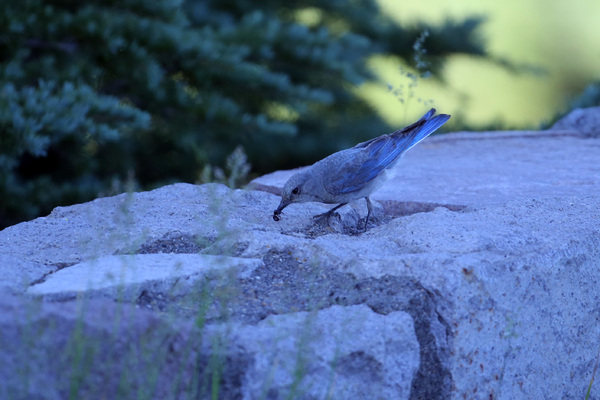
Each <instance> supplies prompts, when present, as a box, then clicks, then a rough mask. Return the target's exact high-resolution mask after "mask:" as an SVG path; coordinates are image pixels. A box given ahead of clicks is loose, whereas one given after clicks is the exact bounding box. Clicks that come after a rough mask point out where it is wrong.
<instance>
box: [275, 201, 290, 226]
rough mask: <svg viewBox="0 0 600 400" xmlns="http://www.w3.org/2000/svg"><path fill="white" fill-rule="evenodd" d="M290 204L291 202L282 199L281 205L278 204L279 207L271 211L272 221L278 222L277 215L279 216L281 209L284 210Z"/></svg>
mask: <svg viewBox="0 0 600 400" xmlns="http://www.w3.org/2000/svg"><path fill="white" fill-rule="evenodd" d="M290 204H291V201H286V200H284V199H283V198H282V199H281V203H279V207H277V208H276V209H275V211H273V219H274V220H275V221H279V214H281V212H282V211H283V209H284V208H286V207H287V206H289V205H290Z"/></svg>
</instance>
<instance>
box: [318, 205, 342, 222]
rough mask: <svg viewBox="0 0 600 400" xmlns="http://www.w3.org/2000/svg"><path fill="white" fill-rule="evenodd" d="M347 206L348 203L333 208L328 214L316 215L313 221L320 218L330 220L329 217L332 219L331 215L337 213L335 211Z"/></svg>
mask: <svg viewBox="0 0 600 400" xmlns="http://www.w3.org/2000/svg"><path fill="white" fill-rule="evenodd" d="M346 204H348V203H342V204H338V205H337V206H335V207H333V208H332V209H331V210H329V211H327V212H324V213H323V214H319V215H315V216H314V217H313V219H320V218H323V217H325V218H329V217H331V214H333V213H334V212H335V210H337V209H338V208H340V207H343V206H345V205H346Z"/></svg>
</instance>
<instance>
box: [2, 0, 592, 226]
mask: <svg viewBox="0 0 600 400" xmlns="http://www.w3.org/2000/svg"><path fill="white" fill-rule="evenodd" d="M599 17H600V3H599V2H597V1H593V0H571V1H570V2H564V1H560V0H520V1H517V0H507V1H504V2H502V3H493V2H481V1H475V0H460V1H442V0H422V1H419V2H401V1H397V0H377V1H376V0H351V1H350V0H344V1H341V0H312V1H306V0H304V1H294V0H290V1H287V2H280V1H275V0H261V1H258V0H155V1H153V2H148V1H143V0H122V1H118V2H115V1H109V0H92V1H86V2H71V1H65V0H54V1H52V0H48V1H41V0H18V1H17V0H8V1H7V2H4V5H3V7H2V8H1V9H0V229H1V228H3V227H6V226H9V225H11V224H14V223H17V222H20V221H24V220H28V219H32V218H35V217H37V216H40V215H46V214H48V213H49V212H50V211H51V210H52V209H53V208H54V207H56V206H59V205H70V204H74V203H79V202H84V201H88V200H91V199H93V198H96V197H99V196H108V195H114V194H118V193H122V192H126V191H135V190H148V189H152V188H156V187H159V186H162V185H165V184H169V183H172V182H191V183H198V182H211V181H216V182H222V183H226V184H227V185H229V186H231V187H240V186H243V185H244V184H245V183H246V182H247V181H248V180H249V179H251V178H252V177H253V176H257V175H260V174H264V173H267V172H270V171H274V170H277V169H286V168H292V167H296V166H299V165H307V164H311V163H313V162H314V161H316V160H318V159H320V158H323V157H324V156H326V155H328V154H331V153H332V152H334V151H337V150H340V149H343V148H347V147H351V146H353V145H354V144H356V143H357V142H360V141H364V140H367V139H369V138H372V137H374V136H378V135H381V134H383V133H389V132H391V131H393V130H395V129H399V128H401V127H403V126H404V125H407V124H409V123H411V122H413V121H414V120H415V119H417V118H419V117H420V116H421V115H422V114H423V113H425V112H426V111H427V110H428V109H429V108H431V107H436V108H437V109H438V110H439V111H440V112H444V113H450V114H452V119H451V120H450V122H449V123H448V124H447V125H445V126H444V129H445V131H446V132H447V131H457V130H478V131H485V130H498V129H540V128H543V127H547V126H549V125H550V124H551V123H552V122H553V121H555V120H556V119H557V118H559V117H560V116H561V115H564V114H565V113H567V112H568V111H569V110H571V109H572V108H576V107H590V106H595V105H600V84H599V83H598V82H599V79H600V76H599V75H600V69H598V66H600V25H598V23H597V21H598V20H600V18H599ZM442 133H443V132H442ZM482 134H484V133H482Z"/></svg>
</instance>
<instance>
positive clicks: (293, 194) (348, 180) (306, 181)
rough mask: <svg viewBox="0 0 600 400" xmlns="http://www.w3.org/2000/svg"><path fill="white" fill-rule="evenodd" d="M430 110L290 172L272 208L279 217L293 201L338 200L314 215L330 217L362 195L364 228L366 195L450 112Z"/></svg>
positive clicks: (366, 220) (385, 178)
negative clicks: (279, 200) (407, 122)
mask: <svg viewBox="0 0 600 400" xmlns="http://www.w3.org/2000/svg"><path fill="white" fill-rule="evenodd" d="M435 113H436V110H435V108H432V109H431V110H429V111H428V112H427V113H425V115H423V117H421V119H419V120H418V121H417V122H415V123H413V124H411V125H409V126H407V127H405V128H403V129H400V130H398V131H395V132H392V133H389V134H385V135H381V136H379V137H376V138H373V139H371V140H367V141H366V142H362V143H359V144H357V145H356V146H354V147H351V148H349V149H346V150H341V151H338V152H336V153H333V154H331V155H329V156H327V157H325V158H324V159H322V160H320V161H317V162H316V163H314V164H313V165H311V166H310V167H308V168H306V169H304V170H302V171H300V172H298V173H296V174H294V175H292V177H290V179H289V180H288V181H287V182H286V183H285V185H284V186H283V190H282V196H281V202H280V203H279V206H278V207H277V209H275V210H274V211H273V219H274V220H275V221H279V220H280V219H281V217H280V215H281V213H282V211H283V209H284V208H286V207H287V206H289V205H290V204H293V203H304V202H320V203H325V204H337V206H335V207H333V208H332V209H331V210H329V211H327V212H325V213H323V214H319V215H315V216H314V217H313V218H315V219H319V218H323V217H326V218H329V217H330V216H331V215H332V214H333V213H334V212H335V211H337V210H338V209H339V208H340V207H343V206H345V205H346V204H348V203H350V202H352V201H355V200H359V199H362V198H364V199H365V200H366V202H367V210H368V211H367V217H366V219H365V226H364V230H365V231H366V230H367V224H368V223H369V217H370V216H371V213H372V211H373V210H372V204H371V199H370V198H369V196H370V195H371V194H372V193H373V192H375V191H376V190H377V189H379V188H380V187H381V186H382V185H383V183H384V182H385V181H386V180H388V179H390V178H391V177H392V176H393V171H392V169H393V168H394V167H395V166H396V165H397V163H398V161H399V160H400V158H401V157H402V155H403V154H404V153H406V151H408V150H409V149H411V148H412V147H414V146H415V145H417V144H418V143H419V142H421V141H422V140H423V139H425V138H426V137H427V136H429V135H430V134H432V133H433V132H435V131H436V130H437V129H439V128H440V127H441V126H442V125H444V124H445V123H446V122H447V121H448V119H450V115H448V114H439V115H436V116H434V115H435Z"/></svg>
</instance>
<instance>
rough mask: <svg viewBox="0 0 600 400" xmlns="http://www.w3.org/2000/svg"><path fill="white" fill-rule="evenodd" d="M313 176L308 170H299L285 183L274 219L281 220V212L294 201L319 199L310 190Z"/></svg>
mask: <svg viewBox="0 0 600 400" xmlns="http://www.w3.org/2000/svg"><path fill="white" fill-rule="evenodd" d="M310 182H311V177H310V174H309V172H308V171H302V172H298V173H297V174H294V175H292V177H291V178H290V179H289V180H288V181H287V182H286V183H285V185H283V190H282V192H281V202H280V203H279V207H277V209H276V210H275V211H273V219H274V220H275V221H279V214H281V211H283V209H284V208H286V207H287V206H289V205H290V204H292V203H304V202H307V201H319V200H318V198H317V197H316V196H315V194H314V193H312V192H311V191H310V190H307V189H309V188H310V186H311V185H310Z"/></svg>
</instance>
